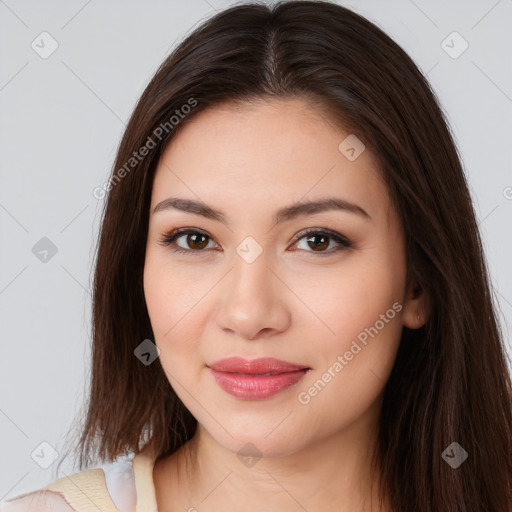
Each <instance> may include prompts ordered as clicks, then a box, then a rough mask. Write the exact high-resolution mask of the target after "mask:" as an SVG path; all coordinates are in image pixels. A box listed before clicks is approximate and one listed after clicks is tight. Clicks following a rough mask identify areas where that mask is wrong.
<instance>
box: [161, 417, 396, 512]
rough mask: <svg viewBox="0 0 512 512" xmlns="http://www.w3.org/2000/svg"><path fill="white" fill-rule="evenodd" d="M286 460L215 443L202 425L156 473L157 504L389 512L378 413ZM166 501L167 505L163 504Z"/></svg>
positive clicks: (212, 509) (203, 509) (214, 509)
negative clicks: (378, 453) (376, 459)
mask: <svg viewBox="0 0 512 512" xmlns="http://www.w3.org/2000/svg"><path fill="white" fill-rule="evenodd" d="M375 412H376V411H375V410H374V411H373V412H372V411H368V413H369V415H370V420H369V418H368V417H366V418H359V419H358V421H356V422H354V423H353V424H351V425H349V426H348V427H346V428H345V429H344V430H342V431H340V432H336V433H335V434H333V435H331V436H330V437H328V438H322V439H321V440H319V441H317V442H316V443H314V444H310V445H308V446H307V447H306V448H304V449H302V450H300V451H298V452H295V453H293V454H290V455H286V456H282V457H271V458H269V457H262V458H257V457H256V458H250V457H239V456H238V455H237V454H236V453H233V452H232V451H230V450H228V449H226V448H225V447H224V446H222V445H221V444H219V443H217V442H216V441H215V439H213V438H212V437H211V436H210V435H209V434H208V432H207V431H206V430H205V429H204V428H203V427H202V426H201V425H200V424H198V428H197V431H196V433H195V435H194V437H193V438H192V439H191V440H190V441H189V442H188V443H186V444H185V445H184V446H182V447H181V448H180V449H179V450H178V451H177V452H176V453H175V454H173V455H171V456H170V457H169V458H168V459H166V460H164V461H162V464H161V465H160V468H159V471H158V473H157V471H155V472H154V475H155V491H156V494H157V502H158V504H159V509H161V510H166V511H174V510H189V509H191V510H193V509H194V508H195V509H196V510H198V511H200V512H218V511H219V512H220V511H221V510H222V511H224V510H226V508H233V509H236V508H237V507H239V505H240V504H241V503H244V510H247V511H248V512H251V511H253V510H254V511H256V510H261V509H262V508H265V510H266V511H268V512H277V511H279V512H288V511H290V512H291V511H294V512H295V511H299V510H301V509H302V510H308V511H311V510H323V511H325V512H330V511H333V512H334V511H336V512H353V511H354V510H357V511H358V512H370V511H373V512H376V511H379V512H380V511H382V512H384V511H387V510H389V509H388V508H386V507H381V506H380V505H379V497H378V489H379V478H380V474H379V471H378V466H375V467H373V466H372V455H373V450H374V449H375V447H376V438H377V426H378V425H377V421H378V414H375ZM160 505H161V507H160Z"/></svg>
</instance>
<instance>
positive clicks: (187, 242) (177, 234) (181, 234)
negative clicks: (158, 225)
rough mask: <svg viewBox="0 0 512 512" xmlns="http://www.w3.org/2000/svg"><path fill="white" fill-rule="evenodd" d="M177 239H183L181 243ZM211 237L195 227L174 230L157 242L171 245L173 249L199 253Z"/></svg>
mask: <svg viewBox="0 0 512 512" xmlns="http://www.w3.org/2000/svg"><path fill="white" fill-rule="evenodd" d="M178 240H184V241H183V242H181V245H180V244H178ZM209 240H211V238H210V237H209V236H208V235H207V234H206V233H203V232H201V231H197V230H195V229H187V230H185V229H181V230H175V231H173V232H172V233H169V234H168V235H165V236H164V237H163V238H162V239H161V240H159V243H160V244H161V245H165V246H167V245H172V246H173V251H175V252H183V253H185V252H186V253H199V252H204V251H203V249H204V248H205V247H207V246H208V241H209Z"/></svg>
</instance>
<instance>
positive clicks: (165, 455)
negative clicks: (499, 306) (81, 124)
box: [0, 1, 512, 512]
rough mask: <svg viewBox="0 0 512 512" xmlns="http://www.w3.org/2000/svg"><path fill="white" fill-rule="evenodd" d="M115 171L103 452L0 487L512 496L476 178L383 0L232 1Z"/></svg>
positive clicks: (150, 106) (490, 500)
mask: <svg viewBox="0 0 512 512" xmlns="http://www.w3.org/2000/svg"><path fill="white" fill-rule="evenodd" d="M107 191H108V200H107V202H106V209H105V212H104V218H103V224H102V229H101V235H100V240H99V249H98V254H97V264H96V272H95V288H94V310H93V313H94V318H93V319H94V345H93V368H92V382H91V384H92V385H91V393H90V397H89V404H88V413H87V417H86V418H85V422H84V424H83V426H82V428H81V436H80V439H79V442H78V446H79V450H80V469H81V470H82V471H81V472H79V473H76V474H75V475H71V476H70V477H65V478H63V479H60V480H58V481H55V482H52V483H51V484H50V485H48V486H47V487H45V489H43V490H40V491H39V492H38V491H35V492H33V493H27V494H26V495H23V496H21V497H18V499H15V500H11V501H9V502H6V503H4V504H3V505H2V507H0V510H2V511H5V512H10V511H13V510H66V511H69V510H76V511H80V510H93V509H94V510H95V509H100V510H116V509H117V510H122V511H133V510H137V511H138V512H140V511H142V510H144V511H148V510H149V511H151V510H157V509H158V510H161V511H162V510H166V511H167V510H198V511H200V512H202V511H217V510H225V509H226V508H227V507H229V506H230V505H233V506H240V504H241V503H243V504H244V505H243V506H244V509H245V510H249V511H252V510H260V509H262V508H264V509H265V510H280V511H288V510H290V511H291V510H299V509H303V510H320V509H322V510H337V511H339V510H344V511H345V510H346V511H353V510H358V511H369V510H379V511H386V512H391V511H392V512H410V511H411V510H415V511H425V512H427V511H428V512H432V511H434V510H435V511H439V512H448V511H449V512H454V511H465V512H467V511H477V510H478V511H482V510H488V511H496V512H498V511H499V512H505V511H507V512H509V511H510V510H511V509H512V391H511V388H512V387H511V381H510V375H509V373H508V369H507V366H506V357H505V350H504V344H503V340H502V335H501V333H500V331H499V327H498V323H497V319H496V313H495V310H494V308H493V303H492V297H491V292H490V285H489V278H488V272H487V269H486V264H485V259H484V255H483V251H482V244H481V240H480V236H479V233H478V229H477V222H476V219H475V214H474V210H473V206H472V203H471V197H470V194H469V192H468V187H467V183H466V180H465V176H464V173H463V170H462V167H461V163H460V161H459V158H458V156H457V151H456V148H455V145H454V142H453V139H452V137H451V134H450V131H449V129H448V127H447V123H446V121H445V119H444V117H443V114H442V112H441V109H440V107H439V105H438V102H437V100H436V98H435V95H434V94H433V92H432V90H431V89H430V87H429V85H428V83H427V82H426V80H425V78H424V77H423V75H422V74H421V73H420V71H419V70H418V68H417V67H416V66H415V65H414V64H413V62H412V61H411V60H410V58H409V57H408V56H407V55H406V54H405V53H404V52H403V50H401V49H400V48H399V47H398V46H397V45H396V44H395V43H394V42H393V41H392V40H391V39H390V38H389V37H388V36H386V35H385V34H384V33H383V32H382V31H381V30H380V29H378V28H377V27H376V26H375V25H373V24H371V23H370V22H368V21H367V20H365V19H364V18H362V17H361V16H358V15H356V14H355V13H353V12H351V11H350V10H348V9H346V8H343V7H341V6H338V5H336V4H332V3H329V2H309V1H304V2H295V1H293V2H284V3H280V4H277V5H276V6H275V7H266V6H264V5H260V4H245V5H239V6H236V7H232V8H230V9H227V10H225V11H223V12H220V13H219V14H217V15H216V16H214V17H213V18H211V19H210V20H208V21H207V22H205V23H204V24H203V25H202V26H201V27H199V28H198V29H197V30H195V31H194V33H192V34H191V35H190V36H189V37H188V38H187V39H186V40H185V41H184V42H182V43H181V44H180V45H179V47H178V48H177V49H176V50H175V51H174V52H173V53H172V55H171V56H170V57H169V58H168V59H167V60H166V61H165V62H164V63H163V64H162V66H161V67H160V69H159V70H158V71H157V73H156V75H155V76H154V78H153V79H152V81H151V82H150V84H149V85H148V87H147V88H146V90H145V91H144V93H143V95H142V97H141V99H140V101H139V102H138V104H137V106H136V108H135V111H134V113H133V115H132V117H131V119H130V122H129V124H128V127H127V129H126V132H125V134H124V137H123V140H122V143H121V145H120V148H119V151H118V155H117V160H116V165H115V169H114V171H113V174H112V179H111V181H110V183H109V186H108V187H107ZM127 454H132V455H134V459H133V460H128V461H123V462H121V461H119V460H117V459H118V457H120V456H123V455H127ZM94 461H100V462H103V463H105V462H106V463H107V464H105V465H104V466H103V468H97V469H87V470H84V468H85V467H90V465H91V463H92V462H94ZM88 507H89V508H88ZM94 507H96V508H94Z"/></svg>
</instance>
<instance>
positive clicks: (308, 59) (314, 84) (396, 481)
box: [77, 1, 512, 512]
mask: <svg viewBox="0 0 512 512" xmlns="http://www.w3.org/2000/svg"><path fill="white" fill-rule="evenodd" d="M270 97H274V98H289V97H301V98H308V99H312V100H314V101H315V102H316V103H318V104H319V105H324V106H325V107H326V111H327V110H328V112H329V113H330V115H331V116H332V118H333V119H336V121H337V122H339V123H340V125H341V126H343V127H344V128H346V129H349V130H350V132H351V133H354V134H356V135H357V137H359V138H360V139H361V140H362V141H363V142H364V144H365V145H366V146H367V147H368V148H369V149H370V150H371V151H372V152H373V153H374V154H375V155H376V157H377V159H378V160H379V162H380V164H381V168H382V169H381V170H382V175H383V177H384V178H385V181H386V183H387V186H388V190H389V193H390V196H391V198H392V201H393V203H394V205H395V207H396V209H397V211H398V213H399V215H400V217H401V219H402V223H403V227H404V233H405V238H406V251H407V272H408V277H409V279H413V280H414V281H415V282H416V283H417V285H418V286H419V287H421V288H422V289H423V291H424V292H425V293H426V294H427V296H428V297H429V302H430V304H431V312H430V316H429V318H428V321H427V322H426V325H425V326H424V327H422V328H421V329H418V330H410V329H407V328H406V327H404V329H403V335H402V339H401V341H400V347H399V351H398V355H397V358H396V362H395V365H394V367H393V371H392V373H391V376H390V378H389V381H388V382H387V384H386V387H385V391H384V401H383V407H382V414H381V421H380V431H379V439H378V441H379V442H378V459H379V464H380V468H381V472H382V475H383V479H382V486H381V494H382V495H386V496H388V497H389V500H390V501H389V503H390V504H391V507H392V509H393V511H395V512H411V511H413V510H414V511H415V512H434V511H436V512H455V511H464V512H469V511H475V512H476V511H478V512H481V511H484V510H485V511H495V512H510V511H511V510H512V386H511V378H510V374H509V372H508V369H507V365H506V357H505V348H504V343H503V335H502V333H501V331H500V328H499V325H498V320H497V314H496V310H495V306H493V296H492V294H491V291H490V290H491V289H490V285H489V277H488V270H487V267H486V262H485V258H484V254H483V249H482V243H481V239H480V235H479V232H478V227H477V222H476V219H475V214H474V211H473V205H472V202H471V197H470V193H469V191H468V186H467V183H466V179H465V176H464V172H463V169H462V166H461V163H460V160H459V156H458V154H457V149H456V146H455V144H454V141H453V138H452V135H451V133H450V130H449V127H448V123H447V121H446V120H445V118H444V115H443V113H442V110H441V108H440V106H439V103H438V100H437V99H436V96H435V94H434V93H433V91H432V90H431V88H430V86H429V84H428V82H427V80H426V79H425V77H424V76H423V75H422V73H421V72H420V71H419V70H418V68H417V67H416V65H415V64H414V63H413V62H412V60H411V59H410V58H409V57H408V56H407V54H406V53H405V52H404V51H403V50H402V49H401V48H400V47H399V46H398V45H397V44H396V43H395V42H393V41H392V40H391V39H390V38H389V37H388V36H387V35H386V34H385V33H383V32H382V31H381V30H380V29H379V28H378V27H376V26H375V25H374V24H372V23H370V22H369V21H368V20H366V19H364V18H363V17H361V16H359V15H357V14H355V13H354V12H352V11H350V10H348V9H346V8H344V7H341V6H339V5H337V4H334V3H329V2H323V1H318V2H315V1H291V2H290V1H286V2H282V3H278V4H276V5H275V6H273V7H268V6H266V5H263V4H256V3H251V4H241V5H237V6H234V7H231V8H228V9H226V10H224V11H222V12H220V13H218V14H216V15H215V16H213V17H212V18H210V19H209V20H207V21H206V22H205V23H203V24H202V25H201V26H200V27H199V28H197V29H196V30H194V32H193V33H192V34H190V35H189V36H188V37H186V38H185V39H184V41H183V42H181V44H180V45H179V46H178V47H177V48H176V49H175V50H174V51H173V52H172V54H171V55H170V56H169V57H168V58H167V59H166V60H165V62H164V63H163V64H162V65H161V67H160V68H159V69H158V71H157V73H156V74H155V76H154V77H153V78H152V80H151V81H150V83H149V85H148V86H147V88H146V89H145V91H144V93H143V95H142V97H141V98H140V100H139V102H138V104H137V106H136V108H135V110H134V112H133V114H132V116H131V119H130V121H129V123H128V126H127V128H126V131H125V134H124V136H123V139H122V142H121V144H120V147H119V150H118V153H117V158H116V162H115V167H114V171H113V174H112V182H111V185H110V187H109V188H110V190H109V193H108V197H107V201H106V204H105V210H104V212H103V215H104V216H103V222H102V226H101V233H100V237H99V245H98V250H97V261H96V267H95V280H94V300H93V346H92V374H91V389H90V396H89V400H88V403H87V411H86V415H84V421H83V425H82V426H81V430H80V432H81V437H80V439H79V442H78V446H77V447H78V450H77V451H79V452H80V469H83V468H84V467H86V466H87V465H89V464H90V463H92V462H95V461H112V460H114V459H115V458H116V457H118V456H119V455H122V454H127V453H130V452H135V453H137V452H139V451H140V450H141V449H142V448H143V447H144V445H145V444H146V443H148V442H151V445H152V446H153V448H154V450H156V453H157V454H158V457H159V458H160V457H165V456H167V455H169V454H171V453H173V452H174V451H176V450H177V449H178V448H179V447H180V446H182V445H183V444H184V443H185V442H186V441H187V440H189V439H190V438H191V437H192V436H193V435H194V432H195V429H196V426H197V422H196V420H195V419H194V418H193V417H192V415H191V414H190V412H189V411H188V410H187V409H186V408H185V406H184V405H183V403H182V402H181V401H180V399H179V398H178V397H177V395H176V394H175V393H174V391H173V389H172V388H171V386H170V384H169V382H168V380H167V378H166V376H165V374H164V372H163V369H162V367H161V364H160V361H159V359H157V360H156V361H155V362H154V363H153V364H151V365H149V366H145V365H144V364H141V361H140V360H139V359H137V358H136V357H135V356H134V349H135V348H136V347H137V346H138V345H139V344H140V343H141V342H142V341H143V340H145V339H150V340H152V339H154V338H153V333H152V329H151V325H150V321H149V317H148V314H147V310H146V306H145V300H144V292H143V267H144V257H145V246H146V238H147V232H148V218H149V205H150V199H151V188H152V181H153V176H154V173H155V169H156V166H157V164H158V160H159V157H160V155H161V153H162V151H163V149H164V148H165V146H166V144H168V143H169V141H171V140H172V137H173V135H174V134H175V133H176V131H177V130H179V129H180V126H181V125H182V124H183V123H186V122H188V121H190V120H191V119H193V118H194V116H195V115H196V114H198V113H199V112H201V111H202V110H204V109H206V108H208V107H210V106H212V105H216V104H219V103H220V102H226V101H229V102H235V101H240V102H247V101H252V100H254V99H265V98H270ZM185 105H189V106H191V107H192V108H187V109H185V108H184V106H185ZM173 116H174V118H175V120H176V126H171V125H173V124H174V121H173V122H171V121H170V120H171V118H173ZM156 134H158V135H156ZM150 139H151V141H152V144H151V148H150V149H149V152H147V154H146V155H145V156H144V157H142V158H140V159H139V158H137V160H136V161H135V162H134V161H132V160H131V159H132V158H134V156H133V155H134V152H139V150H140V149H141V148H142V147H143V146H146V147H149V146H150V145H149V140H150ZM137 154H139V153H137ZM139 156H140V155H139ZM127 163H129V164H128V166H127ZM123 168H124V170H125V171H124V172H121V169H123ZM453 442H457V443H459V444H460V445H461V446H462V447H463V448H464V449H465V450H466V451H467V452H468V453H469V458H468V459H467V460H466V461H465V462H464V463H463V464H462V465H461V466H460V467H458V468H457V469H453V468H452V467H450V465H448V464H447V463H446V462H445V461H444V460H443V458H442V456H441V455H442V453H443V451H444V450H445V449H446V448H447V447H448V446H449V445H450V444H451V443H453Z"/></svg>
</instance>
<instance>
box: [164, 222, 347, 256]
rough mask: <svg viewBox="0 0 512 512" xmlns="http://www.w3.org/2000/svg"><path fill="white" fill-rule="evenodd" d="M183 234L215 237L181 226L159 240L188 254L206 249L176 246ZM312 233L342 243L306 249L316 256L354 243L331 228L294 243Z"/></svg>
mask: <svg viewBox="0 0 512 512" xmlns="http://www.w3.org/2000/svg"><path fill="white" fill-rule="evenodd" d="M182 235H203V236H205V237H206V238H209V239H210V240H213V238H212V237H210V236H209V235H208V234H207V233H206V232H204V231H201V230H197V229H190V228H180V229H175V230H174V231H171V232H170V233H167V234H164V235H163V237H162V238H161V239H160V240H158V243H159V244H160V245H163V246H170V245H173V246H174V247H173V248H172V250H173V251H174V252H177V253H188V254H194V256H195V255H198V253H201V252H205V250H206V249H183V248H181V247H176V245H175V240H176V239H177V238H180V237H181V236H182ZM312 235H320V236H325V237H327V238H330V239H332V240H334V241H335V242H337V243H339V244H340V245H338V246H337V247H334V248H333V249H330V250H328V251H319V252H316V251H306V252H311V253H313V254H314V255H315V256H316V255H318V256H324V255H326V256H328V255H331V254H333V253H337V252H339V251H342V250H344V249H350V248H351V247H352V243H351V242H350V241H349V240H348V239H347V238H345V237H344V236H343V235H340V234H339V233H336V232H335V231H330V230H326V229H315V228H311V229H308V230H306V231H303V232H302V233H299V235H298V236H297V238H296V239H295V241H294V244H296V243H297V242H299V241H300V240H302V239H303V238H307V237H311V236H312ZM300 250H303V249H300Z"/></svg>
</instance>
